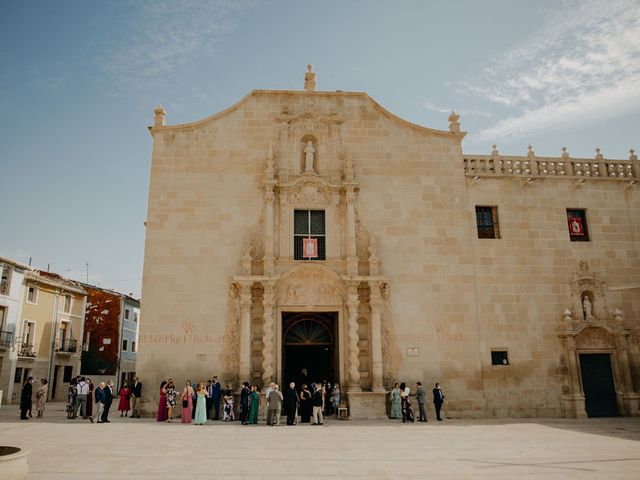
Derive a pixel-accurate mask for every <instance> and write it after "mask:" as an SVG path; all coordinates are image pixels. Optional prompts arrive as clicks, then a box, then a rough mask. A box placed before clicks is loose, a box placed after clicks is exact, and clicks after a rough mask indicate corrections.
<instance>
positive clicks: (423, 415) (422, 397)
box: [416, 382, 427, 422]
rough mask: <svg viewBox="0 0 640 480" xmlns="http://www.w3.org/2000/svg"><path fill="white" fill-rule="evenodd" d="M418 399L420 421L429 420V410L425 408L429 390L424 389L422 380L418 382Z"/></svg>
mask: <svg viewBox="0 0 640 480" xmlns="http://www.w3.org/2000/svg"><path fill="white" fill-rule="evenodd" d="M416 387H417V388H416V400H417V401H418V410H419V412H420V418H418V421H419V422H426V421H427V412H426V411H425V409H424V404H425V402H426V401H427V392H425V391H424V387H423V386H422V382H418V383H416Z"/></svg>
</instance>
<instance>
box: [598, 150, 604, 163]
mask: <svg viewBox="0 0 640 480" xmlns="http://www.w3.org/2000/svg"><path fill="white" fill-rule="evenodd" d="M603 158H604V157H603V156H602V154H601V153H600V147H596V160H598V161H602V159H603Z"/></svg>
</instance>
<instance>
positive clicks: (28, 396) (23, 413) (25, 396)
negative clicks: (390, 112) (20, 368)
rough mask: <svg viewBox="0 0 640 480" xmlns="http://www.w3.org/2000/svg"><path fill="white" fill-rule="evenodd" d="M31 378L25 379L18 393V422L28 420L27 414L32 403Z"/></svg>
mask: <svg viewBox="0 0 640 480" xmlns="http://www.w3.org/2000/svg"><path fill="white" fill-rule="evenodd" d="M32 383H33V377H29V378H27V381H26V382H24V385H23V386H22V392H21V393H20V420H29V416H28V415H29V412H30V411H31V404H32V402H33V385H32Z"/></svg>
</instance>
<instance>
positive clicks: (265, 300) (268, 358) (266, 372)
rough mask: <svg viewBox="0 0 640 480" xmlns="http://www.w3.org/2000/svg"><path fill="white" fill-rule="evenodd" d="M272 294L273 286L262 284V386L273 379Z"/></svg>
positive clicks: (273, 326)
mask: <svg viewBox="0 0 640 480" xmlns="http://www.w3.org/2000/svg"><path fill="white" fill-rule="evenodd" d="M273 305H274V294H273V284H272V283H271V282H269V283H266V282H265V284H264V294H263V296H262V306H263V308H264V313H263V318H264V324H263V327H262V328H263V332H262V345H263V346H262V385H263V386H265V385H269V383H271V382H273V381H274V380H275V379H274V369H273V337H274V330H275V325H274V318H273Z"/></svg>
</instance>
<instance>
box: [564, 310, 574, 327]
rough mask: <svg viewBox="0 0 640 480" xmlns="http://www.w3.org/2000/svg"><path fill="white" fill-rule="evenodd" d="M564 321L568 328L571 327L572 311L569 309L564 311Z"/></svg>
mask: <svg viewBox="0 0 640 480" xmlns="http://www.w3.org/2000/svg"><path fill="white" fill-rule="evenodd" d="M562 320H563V321H564V323H565V325H566V326H567V327H571V323H572V322H573V317H572V315H571V310H569V309H568V308H565V309H564V313H563V314H562Z"/></svg>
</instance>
